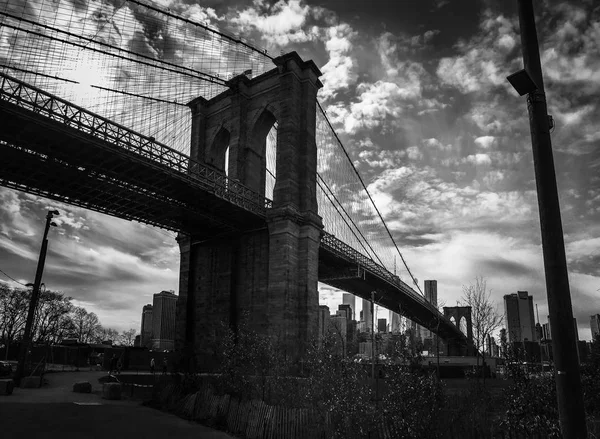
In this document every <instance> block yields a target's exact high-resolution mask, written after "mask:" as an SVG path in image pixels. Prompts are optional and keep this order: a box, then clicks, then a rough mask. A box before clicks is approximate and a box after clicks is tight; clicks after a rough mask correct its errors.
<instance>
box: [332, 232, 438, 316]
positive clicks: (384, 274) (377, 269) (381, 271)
mask: <svg viewBox="0 0 600 439" xmlns="http://www.w3.org/2000/svg"><path fill="white" fill-rule="evenodd" d="M321 246H324V247H326V248H327V249H328V250H329V251H331V252H333V253H336V254H338V255H339V256H341V257H343V258H344V259H346V260H349V261H351V262H354V263H356V264H357V266H362V267H363V268H364V269H366V270H368V271H369V272H370V273H371V274H374V275H376V276H378V277H379V278H381V279H383V280H385V281H386V282H388V283H389V284H391V285H393V286H395V287H396V288H398V289H399V290H401V291H402V292H403V293H405V294H408V295H410V296H411V297H413V298H415V299H416V300H418V301H419V302H420V303H421V304H422V305H424V306H426V307H427V308H429V309H430V311H432V312H433V313H434V314H438V315H439V317H440V318H445V317H444V316H443V315H442V314H441V313H440V312H439V310H438V309H437V308H436V307H435V306H433V305H432V304H431V303H430V302H428V301H427V300H425V298H424V297H423V296H421V295H420V294H417V293H416V292H415V291H414V290H413V289H412V288H411V287H410V286H408V285H407V284H406V283H405V282H403V281H402V280H401V279H400V278H399V277H398V276H395V275H394V274H392V273H390V272H389V271H388V270H386V269H385V268H384V267H382V266H381V265H379V264H377V263H376V262H375V261H373V260H372V259H370V258H368V257H366V256H365V255H363V254H362V253H360V252H359V251H357V250H355V249H354V248H353V247H351V246H349V245H348V244H346V243H344V242H343V241H341V240H339V239H338V238H336V237H335V236H334V235H332V234H330V233H327V232H325V233H324V235H323V237H322V238H321Z"/></svg>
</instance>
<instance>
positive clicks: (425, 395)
mask: <svg viewBox="0 0 600 439" xmlns="http://www.w3.org/2000/svg"><path fill="white" fill-rule="evenodd" d="M386 383H387V385H388V392H387V394H386V396H385V397H384V398H383V401H382V404H381V411H380V412H379V415H380V419H381V421H382V422H383V423H385V424H387V425H388V426H389V427H390V430H391V432H392V436H393V437H395V438H415V437H418V438H438V437H442V436H441V435H442V431H441V428H440V427H441V423H440V422H439V421H440V414H441V411H442V408H443V407H444V405H445V397H444V388H443V385H442V383H441V382H440V381H439V380H438V379H437V378H436V377H435V376H433V375H430V374H424V373H414V372H409V371H406V370H404V369H403V368H400V367H390V368H388V371H387V380H386Z"/></svg>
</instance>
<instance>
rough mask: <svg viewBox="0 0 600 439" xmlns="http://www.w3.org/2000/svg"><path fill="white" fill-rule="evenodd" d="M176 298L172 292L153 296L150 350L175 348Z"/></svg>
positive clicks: (162, 292) (163, 292)
mask: <svg viewBox="0 0 600 439" xmlns="http://www.w3.org/2000/svg"><path fill="white" fill-rule="evenodd" d="M176 306H177V296H176V295H175V292H174V291H161V292H160V293H156V294H155V295H154V300H153V306H152V349H155V350H160V351H162V350H169V351H171V350H173V349H174V348H175V310H176Z"/></svg>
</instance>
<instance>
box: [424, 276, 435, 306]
mask: <svg viewBox="0 0 600 439" xmlns="http://www.w3.org/2000/svg"><path fill="white" fill-rule="evenodd" d="M425 300H426V301H428V302H429V303H431V304H432V305H433V306H435V307H437V280H426V281H425Z"/></svg>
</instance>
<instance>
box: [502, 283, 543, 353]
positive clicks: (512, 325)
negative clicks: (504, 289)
mask: <svg viewBox="0 0 600 439" xmlns="http://www.w3.org/2000/svg"><path fill="white" fill-rule="evenodd" d="M504 313H505V316H506V330H507V336H508V341H509V342H510V343H513V342H517V341H537V337H536V333H535V319H534V317H533V297H532V296H530V295H529V294H528V293H527V291H517V293H513V294H506V295H505V296H504Z"/></svg>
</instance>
